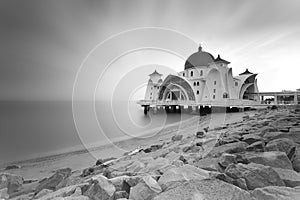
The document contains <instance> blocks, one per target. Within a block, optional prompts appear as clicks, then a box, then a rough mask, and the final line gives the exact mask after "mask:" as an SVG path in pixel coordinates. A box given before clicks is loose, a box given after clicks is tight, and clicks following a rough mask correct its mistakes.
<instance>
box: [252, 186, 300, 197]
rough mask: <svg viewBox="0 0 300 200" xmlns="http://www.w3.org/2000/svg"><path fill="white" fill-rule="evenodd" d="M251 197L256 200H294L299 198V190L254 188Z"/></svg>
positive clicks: (277, 187) (273, 187) (270, 187)
mask: <svg viewBox="0 0 300 200" xmlns="http://www.w3.org/2000/svg"><path fill="white" fill-rule="evenodd" d="M251 195H252V196H253V197H254V198H256V199H258V200H260V199H266V200H296V199H299V197H300V188H299V187H297V188H289V187H279V186H268V187H264V188H256V189H255V190H253V191H252V192H251Z"/></svg>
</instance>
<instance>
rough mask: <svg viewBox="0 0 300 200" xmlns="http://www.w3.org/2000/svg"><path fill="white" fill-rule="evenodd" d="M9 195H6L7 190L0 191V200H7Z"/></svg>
mask: <svg viewBox="0 0 300 200" xmlns="http://www.w3.org/2000/svg"><path fill="white" fill-rule="evenodd" d="M8 198H9V195H8V193H7V188H2V189H0V199H8Z"/></svg>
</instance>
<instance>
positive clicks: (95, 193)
mask: <svg viewBox="0 0 300 200" xmlns="http://www.w3.org/2000/svg"><path fill="white" fill-rule="evenodd" d="M115 191H116V188H115V186H114V185H113V184H112V183H111V181H109V180H108V179H107V178H106V177H104V176H102V175H97V176H94V177H93V178H92V179H91V185H90V187H89V188H88V189H87V191H86V192H84V195H85V196H88V197H89V198H90V199H91V200H98V199H103V200H111V199H113V195H114V193H115Z"/></svg>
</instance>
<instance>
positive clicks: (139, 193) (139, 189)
mask: <svg viewBox="0 0 300 200" xmlns="http://www.w3.org/2000/svg"><path fill="white" fill-rule="evenodd" d="M161 191H162V190H161V188H160V186H159V185H158V183H157V182H156V181H155V180H154V179H153V178H152V177H151V176H146V177H143V181H142V182H140V183H138V184H137V185H136V186H134V187H133V188H131V190H130V195H129V199H132V200H150V199H152V198H153V197H154V196H156V195H157V194H159V193H160V192H161Z"/></svg>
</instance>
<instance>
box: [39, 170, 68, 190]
mask: <svg viewBox="0 0 300 200" xmlns="http://www.w3.org/2000/svg"><path fill="white" fill-rule="evenodd" d="M70 175H71V169H70V168H64V169H59V170H57V171H56V172H55V174H53V175H52V176H51V177H49V178H46V179H44V180H42V181H41V182H40V183H39V185H38V186H37V187H36V189H35V192H36V193H37V192H39V191H41V190H42V189H50V190H56V189H57V186H58V185H59V184H60V183H61V182H62V181H63V180H65V179H67V178H68V177H69V176H70Z"/></svg>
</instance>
